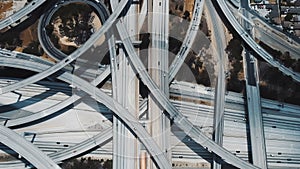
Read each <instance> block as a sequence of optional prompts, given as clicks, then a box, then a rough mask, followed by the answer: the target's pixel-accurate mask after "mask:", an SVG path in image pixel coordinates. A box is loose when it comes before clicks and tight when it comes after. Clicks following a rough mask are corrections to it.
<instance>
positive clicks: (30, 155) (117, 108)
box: [0, 0, 300, 169]
mask: <svg viewBox="0 0 300 169" xmlns="http://www.w3.org/2000/svg"><path fill="white" fill-rule="evenodd" d="M216 2H217V3H218V5H219V7H220V8H221V9H222V12H223V13H224V15H225V16H226V18H227V19H228V20H229V22H230V23H231V24H232V25H233V27H234V28H235V31H236V32H238V33H239V34H240V36H241V37H242V38H243V39H244V42H245V43H247V44H248V45H249V46H250V47H251V48H252V50H254V51H255V52H256V53H257V54H258V55H260V56H261V57H262V58H264V59H265V60H266V61H267V62H269V63H270V64H271V65H273V66H276V67H278V68H279V70H281V71H282V72H283V73H285V74H287V75H290V76H291V77H292V78H293V79H295V80H296V81H298V82H299V81H300V77H299V74H298V73H295V72H292V71H291V70H290V69H287V68H285V67H284V66H283V65H281V64H279V63H278V62H277V61H274V60H273V58H272V56H270V55H269V54H268V53H267V52H266V51H264V50H263V49H262V48H261V47H259V45H258V44H256V43H255V42H254V40H253V39H252V38H251V37H250V35H249V34H248V33H245V30H244V29H243V28H242V26H241V25H240V24H239V23H238V22H237V20H236V19H235V18H234V16H233V14H232V13H231V12H230V11H229V8H228V7H227V5H226V3H225V1H223V0H217V1H216ZM43 3H44V1H42V0H40V1H33V2H31V3H29V6H26V7H28V8H23V9H22V10H20V11H19V12H17V13H16V14H14V15H12V16H10V17H9V18H6V19H5V20H2V21H1V22H0V26H1V27H0V28H1V29H2V28H5V27H8V26H9V25H11V24H13V23H15V22H16V21H18V20H20V19H21V18H23V17H25V16H26V15H28V14H29V13H30V12H32V11H33V10H34V9H35V8H38V6H40V5H42V4H43ZM205 3H207V2H205ZM99 4H100V5H99V6H101V5H102V4H101V3H99ZM127 4H128V1H125V0H122V1H120V2H118V3H116V2H114V3H112V4H111V5H112V9H113V12H112V14H111V15H110V16H109V17H108V18H107V20H106V22H105V23H104V25H103V26H102V27H101V29H100V30H99V31H98V32H96V33H95V34H94V35H93V36H91V38H90V39H89V40H88V41H87V42H86V43H85V44H84V45H82V47H80V48H79V49H78V50H76V51H75V52H73V53H72V54H71V55H69V56H65V57H61V56H60V54H59V53H56V54H57V56H55V54H54V55H53V53H50V52H49V53H48V54H49V55H50V56H52V57H53V58H61V60H60V61H58V63H56V64H53V63H51V62H47V61H43V60H41V59H40V58H37V57H35V56H31V55H27V54H23V53H16V52H11V51H6V50H2V49H1V51H0V55H1V58H0V64H1V66H7V67H16V68H21V69H25V70H26V69H27V70H32V71H35V72H39V73H37V74H36V75H33V76H31V77H29V78H27V79H24V80H21V81H17V82H15V83H13V84H10V85H7V86H2V87H1V88H0V94H2V95H3V94H7V93H10V92H12V91H16V90H19V89H21V88H24V87H26V86H28V85H30V84H34V83H36V82H38V81H40V80H42V79H44V78H46V77H48V76H50V75H52V74H54V73H55V72H59V76H58V77H57V78H58V79H61V80H63V81H65V82H67V83H69V84H71V85H72V86H73V87H74V88H75V89H76V90H78V89H80V90H82V91H80V92H79V93H78V94H75V95H72V96H70V97H69V98H68V99H66V100H63V101H61V102H60V103H58V104H56V105H54V106H52V107H50V108H48V109H46V110H43V111H40V112H37V113H34V114H32V115H30V116H25V117H22V118H20V119H12V120H10V119H6V120H5V123H4V124H5V127H1V128H3V130H1V131H3V132H2V133H1V137H2V138H3V139H2V140H3V141H2V143H3V144H5V145H7V146H8V147H10V148H12V149H13V150H15V151H16V152H18V153H19V154H21V155H22V156H24V157H25V158H26V159H27V160H28V161H29V162H30V163H31V164H32V165H33V166H35V167H37V168H54V167H49V166H44V165H47V163H43V164H40V162H41V161H48V164H49V165H52V166H55V167H57V168H59V167H58V166H57V165H56V164H55V163H54V162H56V163H59V162H61V161H62V160H65V159H68V158H70V157H74V156H76V155H78V154H81V153H82V152H86V151H87V150H90V149H91V148H92V147H95V146H97V145H99V144H102V143H103V142H105V141H107V140H108V139H110V138H111V136H112V135H110V134H111V132H109V131H111V128H108V129H106V130H104V131H103V133H100V134H98V135H96V136H95V138H93V139H92V140H93V141H89V140H86V142H83V143H80V144H78V145H76V146H75V147H72V148H73V149H70V150H68V149H66V150H65V151H64V150H63V151H62V152H59V153H57V154H55V155H50V157H51V158H52V160H53V161H52V160H51V159H50V158H48V157H47V156H45V155H41V154H43V153H42V152H41V151H40V150H38V149H37V148H35V147H33V146H32V145H31V146H28V147H26V148H32V149H31V150H32V151H29V150H24V149H20V150H19V149H18V148H20V147H22V145H26V144H30V143H28V142H26V140H25V139H22V138H20V137H18V136H16V134H13V131H12V130H10V129H8V128H6V127H12V126H19V125H23V124H30V122H32V121H38V120H39V119H42V118H44V117H47V116H50V115H51V114H54V113H55V112H57V111H60V110H62V109H63V108H65V107H67V106H69V105H70V104H72V103H74V102H75V101H77V100H79V99H80V98H81V97H83V96H84V95H86V94H88V95H91V96H92V97H93V98H94V99H96V100H97V101H98V102H100V103H102V104H104V105H105V106H106V107H107V108H109V109H110V110H111V111H113V112H114V114H115V115H116V116H118V117H119V118H120V119H121V120H122V122H123V123H125V124H126V126H127V127H129V128H130V131H132V132H133V133H134V135H136V136H137V138H138V140H139V141H140V142H141V143H142V144H144V146H145V148H146V149H147V151H148V153H149V154H150V155H151V157H153V160H154V161H155V164H157V167H158V168H172V167H171V163H170V162H169V161H168V159H167V158H166V157H165V156H164V153H161V149H160V147H159V146H158V145H157V143H155V141H154V140H153V139H151V136H150V135H149V133H148V132H147V131H146V130H145V128H144V127H143V126H142V125H141V124H140V123H139V121H138V120H137V119H136V118H135V117H134V116H132V115H131V113H130V112H129V111H128V109H126V108H124V107H123V106H122V105H121V104H120V103H119V102H117V101H116V100H114V99H116V98H114V99H113V98H111V97H110V95H107V94H106V93H104V92H103V91H101V90H100V89H98V88H97V87H95V86H97V84H99V83H101V82H102V81H104V80H105V79H106V77H107V76H109V74H110V73H111V74H112V75H113V74H115V73H114V72H113V71H114V67H113V66H116V65H111V67H107V68H105V70H103V72H102V73H101V74H100V75H99V76H98V77H97V78H96V79H94V80H93V81H92V82H87V81H85V80H83V79H82V78H80V77H78V76H76V75H74V74H73V75H72V74H71V73H70V72H69V70H68V69H67V68H64V67H66V66H67V65H69V64H70V63H71V62H73V61H74V60H76V59H78V58H79V57H80V56H81V55H83V54H84V52H85V51H87V50H93V49H94V48H95V46H93V44H95V42H96V41H97V40H98V39H99V38H100V37H101V36H103V35H106V36H110V33H107V32H108V30H109V29H110V27H112V26H113V24H114V23H115V22H116V23H115V24H116V27H117V30H118V36H119V37H120V40H121V42H122V45H123V46H124V50H125V51H126V53H127V55H128V56H127V57H128V61H129V62H130V63H131V66H132V70H133V71H134V72H136V73H137V74H138V75H139V78H140V79H141V81H142V82H143V83H144V84H145V85H146V86H147V87H148V89H149V91H150V92H151V94H152V95H153V96H154V99H155V100H156V101H157V102H158V104H159V105H160V106H161V107H162V108H163V109H164V110H165V111H166V113H167V114H166V115H167V116H168V117H169V118H170V119H171V121H172V122H174V123H175V124H176V126H177V127H179V128H180V129H181V130H182V131H183V132H184V133H185V134H186V135H188V136H189V137H190V138H192V139H193V140H194V141H195V143H197V144H198V145H201V146H202V147H205V148H206V149H207V150H208V152H209V153H213V154H216V155H217V156H219V157H220V158H221V159H222V161H225V162H226V163H229V164H231V165H234V166H236V167H238V168H245V169H247V168H258V167H256V166H254V165H252V164H250V163H248V162H247V161H245V160H243V159H242V158H239V157H238V156H236V155H234V154H232V152H231V151H229V150H227V149H226V147H222V140H220V141H218V142H217V143H216V142H214V141H213V140H211V139H210V136H208V135H207V133H204V132H203V130H201V129H200V128H198V127H195V125H196V124H195V123H193V122H192V121H190V120H191V119H189V118H186V116H185V115H184V114H183V113H182V112H181V111H180V110H179V108H180V107H176V106H175V104H176V103H174V102H171V101H170V100H169V99H168V97H166V95H165V94H164V93H163V92H162V91H161V90H160V89H159V87H158V86H157V84H156V83H155V82H154V81H153V79H152V78H151V77H150V75H149V74H148V72H147V69H146V68H145V66H144V64H143V63H142V62H141V60H140V59H139V56H138V54H137V52H136V50H135V49H134V47H133V42H132V40H131V38H129V37H130V36H129V34H128V32H127V29H126V28H125V27H124V23H123V19H122V18H119V16H120V14H121V12H122V11H123V9H124V7H125V6H126V5H127ZM195 4H196V5H195V8H194V11H193V15H192V21H191V22H190V25H189V29H188V31H187V35H186V37H185V39H184V41H183V44H182V46H181V49H180V51H179V53H178V55H177V56H176V57H175V58H176V59H175V60H174V61H173V63H172V64H171V66H170V70H169V76H168V77H169V78H168V79H167V80H168V82H169V83H170V82H172V81H173V78H174V77H175V75H176V74H177V72H178V71H179V69H180V67H181V65H182V64H183V61H184V60H185V58H186V56H187V53H188V51H189V49H190V48H191V46H192V43H193V41H194V38H195V36H196V34H197V31H198V25H199V24H200V19H201V15H202V11H203V6H204V0H195ZM31 6H34V7H31ZM206 6H209V7H208V9H210V8H212V5H211V4H207V5H206ZM142 9H145V8H142ZM105 12H106V11H105ZM167 12H168V11H167ZM141 13H142V14H143V13H145V12H141ZM211 15H212V16H213V15H214V14H213V13H212V14H211ZM118 18H119V19H118ZM214 26H216V25H214ZM214 30H215V31H217V32H214V35H215V36H216V38H218V37H219V36H220V33H221V32H218V31H220V25H218V26H217V27H214ZM40 37H42V35H40ZM110 40H112V42H111V43H110V44H109V45H110V49H113V48H114V47H112V45H114V44H115V43H114V42H113V41H114V39H110ZM42 41H43V40H42ZM222 45H224V43H220V44H219V43H217V47H216V48H217V51H218V55H219V56H223V54H222V51H223V50H222V49H224V46H223V47H222ZM43 47H44V48H46V49H49V47H47V46H46V45H44V46H43ZM223 52H224V51H223ZM111 56H113V55H111ZM223 58H224V56H223V57H220V60H222V59H223ZM58 60H59V59H58ZM111 61H113V60H111ZM221 65H222V64H221ZM221 67H222V66H221ZM164 68H166V67H164ZM110 70H111V71H112V72H110ZM219 73H220V74H219V79H220V82H219V81H218V83H219V85H218V87H217V89H216V92H217V94H216V96H218V97H216V101H217V103H218V104H217V105H218V106H219V107H215V111H217V113H218V112H222V111H225V112H226V110H225V105H224V102H225V101H224V100H226V99H225V91H224V88H223V89H221V88H222V87H224V85H220V84H224V79H225V77H224V71H223V69H222V68H221V71H220V72H219ZM112 82H113V81H112ZM113 83H114V82H113ZM167 86H168V85H167ZM117 87H118V86H117ZM219 88H220V89H219ZM219 93H222V94H219ZM219 102H223V103H219ZM241 105H244V103H241ZM277 105H278V104H277ZM277 105H276V104H275V106H274V107H275V108H276V109H278V106H277ZM189 106H191V105H189ZM210 109H211V108H210ZM296 109H297V111H296V112H298V109H299V108H297V107H296ZM218 110H219V111H218ZM292 110H293V108H292ZM208 111H212V110H208ZM244 111H245V110H244ZM204 112H205V111H204ZM217 113H215V116H218V117H217V118H221V119H220V120H222V118H223V117H222V116H223V115H222V113H221V115H217ZM225 114H226V113H225ZM211 118H212V117H211ZM212 119H214V120H216V117H214V118H212ZM217 121H219V120H217ZM287 124H288V123H287ZM215 127H216V126H215ZM222 128H223V127H222ZM260 129H261V128H260ZM250 130H251V129H250ZM261 130H262V129H261ZM215 132H216V135H217V136H218V137H222V135H223V132H225V133H226V128H225V129H220V130H219V131H218V130H216V131H215ZM265 132H266V131H265ZM5 133H10V136H14V137H12V138H10V139H16V138H17V137H18V141H14V140H8V137H7V136H5ZM6 138H7V140H8V141H7V140H6ZM149 138H150V139H149ZM225 138H226V137H225ZM225 138H224V139H225ZM262 139H264V138H262ZM295 139H296V140H297V138H295ZM94 140H97V141H94ZM10 142H11V143H14V144H11V143H10ZM25 142H26V143H25ZM224 142H226V141H224ZM86 143H89V144H86ZM267 144H268V143H267ZM224 146H225V145H224ZM275 146H276V144H275ZM14 148H15V149H14ZM74 149H76V153H70V152H72V151H73V152H74ZM33 151H35V152H33ZM179 154H180V153H179ZM41 158H43V159H41ZM296 158H297V157H296ZM15 165H17V166H15ZM9 166H10V165H7V166H6V167H9ZM20 166H22V164H19V163H16V164H14V165H12V167H17V168H18V167H20ZM23 166H24V165H23ZM216 166H219V167H220V165H216ZM214 168H215V167H214Z"/></svg>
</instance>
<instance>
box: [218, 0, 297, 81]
mask: <svg viewBox="0 0 300 169" xmlns="http://www.w3.org/2000/svg"><path fill="white" fill-rule="evenodd" d="M216 2H217V3H218V6H219V7H220V9H221V10H222V12H223V14H224V15H225V17H226V18H227V19H228V21H229V23H230V24H231V25H232V27H233V28H234V29H235V31H236V32H237V33H238V34H239V35H240V37H241V38H242V39H243V40H244V42H245V43H246V44H247V45H248V46H250V47H251V49H252V50H253V51H255V52H256V53H257V54H258V55H259V56H260V57H262V58H263V59H264V60H265V61H266V62H268V63H269V64H271V65H272V66H274V67H277V68H278V69H279V70H280V71H281V72H282V73H284V74H285V75H288V76H291V77H292V78H293V79H294V80H295V81H297V82H300V74H299V73H297V72H294V71H292V70H291V69H288V68H287V67H285V66H284V65H282V64H280V63H279V62H278V61H276V60H275V59H274V58H273V57H272V56H271V55H270V54H269V53H268V52H267V51H265V50H264V49H262V48H261V47H260V46H259V45H258V44H257V43H256V42H255V41H254V40H253V39H252V38H251V36H250V35H249V34H248V33H247V32H246V31H245V30H244V28H243V27H242V26H241V25H240V24H239V22H238V21H237V20H236V19H235V17H234V15H233V14H232V13H231V11H230V9H229V8H228V6H227V4H226V2H225V1H224V0H216Z"/></svg>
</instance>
